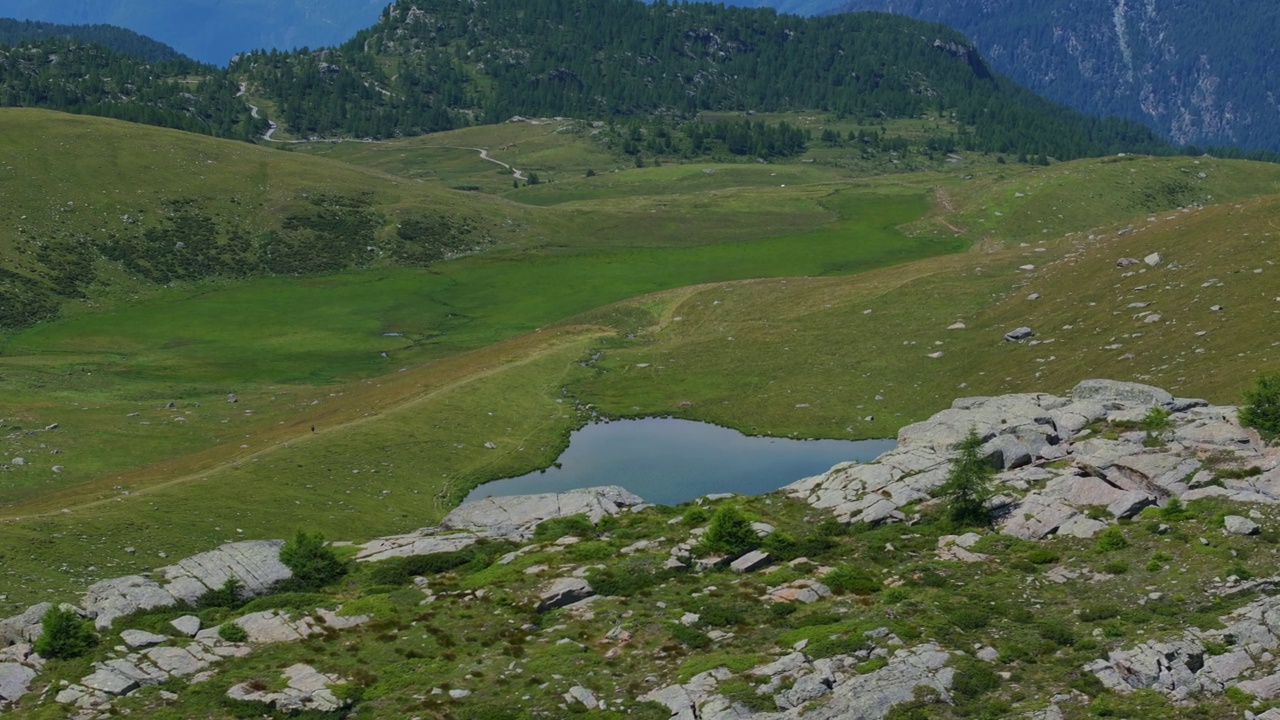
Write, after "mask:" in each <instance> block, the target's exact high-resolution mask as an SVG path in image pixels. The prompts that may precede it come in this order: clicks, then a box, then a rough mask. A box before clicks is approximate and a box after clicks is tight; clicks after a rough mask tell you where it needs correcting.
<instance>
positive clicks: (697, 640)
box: [669, 623, 711, 650]
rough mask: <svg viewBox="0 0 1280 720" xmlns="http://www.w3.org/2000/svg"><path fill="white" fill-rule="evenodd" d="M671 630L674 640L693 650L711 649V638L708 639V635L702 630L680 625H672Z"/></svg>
mask: <svg viewBox="0 0 1280 720" xmlns="http://www.w3.org/2000/svg"><path fill="white" fill-rule="evenodd" d="M669 629H670V630H671V636H672V637H673V638H675V639H676V640H677V641H678V642H680V643H682V644H684V645H686V646H688V647H689V648H691V649H693V650H702V649H705V648H708V647H711V638H709V637H707V634H706V633H704V632H702V631H701V630H696V629H694V628H691V627H686V626H684V625H681V624H680V623H672V624H671V625H670V626H669Z"/></svg>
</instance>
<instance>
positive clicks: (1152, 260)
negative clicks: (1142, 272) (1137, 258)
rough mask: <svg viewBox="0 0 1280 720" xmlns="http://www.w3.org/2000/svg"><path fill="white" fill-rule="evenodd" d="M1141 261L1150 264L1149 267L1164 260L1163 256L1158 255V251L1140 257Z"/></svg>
mask: <svg viewBox="0 0 1280 720" xmlns="http://www.w3.org/2000/svg"><path fill="white" fill-rule="evenodd" d="M1142 262H1144V263H1146V264H1148V265H1150V266H1151V267H1155V266H1157V265H1159V264H1160V263H1162V262H1164V258H1163V257H1161V256H1160V253H1151V254H1150V255H1148V256H1146V257H1144V258H1142Z"/></svg>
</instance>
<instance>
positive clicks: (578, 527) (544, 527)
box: [533, 513, 596, 542]
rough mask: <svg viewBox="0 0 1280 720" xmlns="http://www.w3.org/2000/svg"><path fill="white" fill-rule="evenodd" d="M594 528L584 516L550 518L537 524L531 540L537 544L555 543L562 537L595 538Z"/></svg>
mask: <svg viewBox="0 0 1280 720" xmlns="http://www.w3.org/2000/svg"><path fill="white" fill-rule="evenodd" d="M595 534H596V526H595V525H593V524H592V523H591V520H589V519H588V518H587V516H586V515H583V514H581V513H580V514H578V515H569V516H567V517H558V518H551V519H549V520H543V521H542V522H540V523H538V527H536V528H534V530H533V539H534V540H537V541H538V542H555V541H556V540H559V539H560V538H562V537H566V536H569V535H572V536H574V537H580V538H590V537H595Z"/></svg>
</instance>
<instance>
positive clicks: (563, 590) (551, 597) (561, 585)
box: [537, 578, 595, 612]
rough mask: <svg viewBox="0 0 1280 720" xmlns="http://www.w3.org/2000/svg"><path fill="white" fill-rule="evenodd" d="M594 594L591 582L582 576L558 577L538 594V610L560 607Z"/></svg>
mask: <svg viewBox="0 0 1280 720" xmlns="http://www.w3.org/2000/svg"><path fill="white" fill-rule="evenodd" d="M592 595H595V590H592V589H591V584H590V583H588V582H587V581H586V580H583V579H582V578H560V579H558V580H556V581H555V582H553V583H551V585H550V586H549V587H547V588H546V589H545V590H543V591H542V593H540V594H539V596H538V605H537V610H538V612H546V611H548V610H554V609H556V608H561V607H564V606H566V605H570V604H572V603H576V602H578V601H579V600H585V599H586V598H589V597H591V596H592Z"/></svg>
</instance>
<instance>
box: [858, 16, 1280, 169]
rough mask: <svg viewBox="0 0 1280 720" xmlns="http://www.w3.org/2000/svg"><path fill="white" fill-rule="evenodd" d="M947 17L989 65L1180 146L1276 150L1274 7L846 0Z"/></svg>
mask: <svg viewBox="0 0 1280 720" xmlns="http://www.w3.org/2000/svg"><path fill="white" fill-rule="evenodd" d="M853 10H879V11H887V12H894V13H900V14H904V15H909V16H911V17H915V18H919V19H922V20H933V21H937V22H942V23H946V24H947V25H951V26H952V27H955V28H957V29H959V30H961V31H962V32H964V33H965V34H966V35H968V36H969V37H970V38H972V39H973V41H974V42H975V43H976V44H977V45H978V47H979V49H980V50H981V52H982V53H983V55H984V56H986V57H987V59H988V60H989V61H990V62H991V64H992V65H993V66H994V67H995V68H996V69H997V70H999V71H1000V72H1003V73H1005V74H1007V75H1010V76H1011V77H1013V78H1014V79H1015V80H1018V81H1019V82H1021V83H1023V84H1025V85H1027V86H1029V87H1031V88H1032V89H1033V90H1035V91H1037V92H1039V93H1042V94H1044V95H1046V96H1048V97H1050V98H1052V99H1054V100H1057V101H1059V102H1062V103H1065V104H1067V105H1071V106H1072V107H1075V108H1076V109H1078V110H1082V111H1084V112H1088V113H1092V114H1100V115H1117V116H1120V117H1125V118H1129V119H1133V120H1139V121H1142V122H1145V123H1147V124H1148V125H1150V126H1151V127H1154V128H1156V129H1158V130H1160V131H1161V132H1163V133H1164V134H1165V135H1167V136H1168V137H1169V138H1170V139H1172V140H1173V141H1174V142H1176V143H1179V144H1197V145H1214V144H1232V145H1239V146H1242V147H1246V148H1252V149H1268V150H1280V140H1278V139H1277V134H1276V130H1277V128H1280V105H1278V104H1277V98H1276V96H1275V93H1274V92H1273V88H1274V87H1275V86H1276V83H1275V80H1276V74H1275V73H1276V71H1275V69H1274V68H1275V60H1276V59H1277V58H1276V55H1277V51H1276V49H1275V46H1274V42H1273V38H1272V37H1270V34H1271V32H1272V30H1270V28H1274V27H1275V19H1276V17H1275V16H1276V12H1277V11H1276V9H1275V8H1274V7H1273V6H1272V5H1271V4H1269V3H1264V2H1261V1H1260V0H1248V1H1246V2H1235V3H1210V2H1207V0H1173V1H1166V0H1085V1H1084V2H1068V1H1067V0H1051V1H1050V2H1031V1H1030V0H947V1H943V0H850V1H849V2H847V3H845V4H844V5H842V6H839V7H838V10H837V11H841V12H843V11H853Z"/></svg>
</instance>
